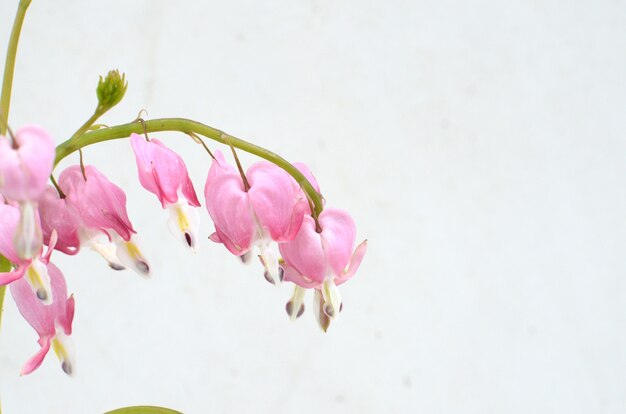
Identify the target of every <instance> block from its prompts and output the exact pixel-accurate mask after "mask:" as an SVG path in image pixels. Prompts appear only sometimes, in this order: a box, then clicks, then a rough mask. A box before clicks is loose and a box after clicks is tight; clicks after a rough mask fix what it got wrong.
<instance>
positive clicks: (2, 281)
mask: <svg viewBox="0 0 626 414" xmlns="http://www.w3.org/2000/svg"><path fill="white" fill-rule="evenodd" d="M25 272H26V266H22V267H18V268H17V269H15V270H14V271H12V272H4V273H0V286H6V285H8V284H9V283H12V282H15V281H16V280H17V279H20V278H22V277H23V276H24V273H25Z"/></svg>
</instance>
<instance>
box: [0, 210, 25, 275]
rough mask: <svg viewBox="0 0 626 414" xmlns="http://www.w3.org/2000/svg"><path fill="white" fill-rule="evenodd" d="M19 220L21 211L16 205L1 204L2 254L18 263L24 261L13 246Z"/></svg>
mask: <svg viewBox="0 0 626 414" xmlns="http://www.w3.org/2000/svg"><path fill="white" fill-rule="evenodd" d="M19 220H20V212H19V210H18V209H17V208H16V207H13V206H11V205H8V204H0V254H2V255H3V256H4V257H6V258H7V259H9V261H11V262H13V263H16V264H17V263H22V262H23V260H22V259H20V258H19V256H18V254H17V252H16V251H15V247H14V246H13V238H14V236H15V231H16V230H17V224H18V222H19Z"/></svg>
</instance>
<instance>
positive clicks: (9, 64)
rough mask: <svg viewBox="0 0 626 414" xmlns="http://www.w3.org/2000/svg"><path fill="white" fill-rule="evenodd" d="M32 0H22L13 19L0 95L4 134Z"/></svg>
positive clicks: (1, 132)
mask: <svg viewBox="0 0 626 414" xmlns="http://www.w3.org/2000/svg"><path fill="white" fill-rule="evenodd" d="M30 2H31V0H20V3H19V5H18V6H17V15H16V16H15V20H14V21H13V30H11V37H10V38H9V47H8V48H7V58H6V60H5V61H4V78H3V79H2V95H0V115H1V116H2V118H4V121H5V122H2V123H0V134H2V135H4V134H5V133H6V131H7V124H8V122H9V106H10V104H11V89H12V88H13V72H14V71H15V56H16V55H17V44H18V42H19V40H20V32H21V31H22V23H24V16H25V15H26V9H28V6H30Z"/></svg>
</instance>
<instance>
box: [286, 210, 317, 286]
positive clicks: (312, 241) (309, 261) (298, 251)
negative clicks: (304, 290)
mask: <svg viewBox="0 0 626 414" xmlns="http://www.w3.org/2000/svg"><path fill="white" fill-rule="evenodd" d="M278 248H279V250H280V254H281V255H282V257H283V259H284V260H285V263H286V264H287V265H288V266H291V267H293V268H294V269H295V270H296V271H297V272H298V273H299V274H300V275H303V276H305V277H307V278H308V279H310V280H311V281H312V282H315V283H316V285H319V284H320V283H323V282H324V279H325V277H326V273H327V268H328V266H327V263H326V257H325V253H324V249H323V248H322V241H321V238H320V235H319V233H317V232H316V231H315V221H314V220H313V217H311V216H304V221H303V222H302V226H301V227H300V231H299V232H298V234H297V235H296V237H295V238H294V239H293V240H291V241H289V242H286V243H280V244H279V245H278ZM301 286H302V285H301ZM303 287H306V286H303Z"/></svg>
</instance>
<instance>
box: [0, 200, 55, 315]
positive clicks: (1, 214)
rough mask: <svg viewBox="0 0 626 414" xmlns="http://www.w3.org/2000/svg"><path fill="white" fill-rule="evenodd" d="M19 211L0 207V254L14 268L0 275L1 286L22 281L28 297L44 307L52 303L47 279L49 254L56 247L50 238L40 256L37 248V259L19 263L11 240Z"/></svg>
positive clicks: (53, 240)
mask: <svg viewBox="0 0 626 414" xmlns="http://www.w3.org/2000/svg"><path fill="white" fill-rule="evenodd" d="M19 215H20V213H19V210H18V209H17V207H14V206H11V205H9V204H0V254H1V255H2V256H4V257H6V258H7V259H8V260H9V261H10V262H11V263H13V265H14V269H13V270H11V271H9V272H4V273H0V285H8V284H12V283H15V282H16V281H18V280H20V279H25V283H26V284H27V285H28V286H29V289H30V291H31V295H32V296H33V297H36V298H38V300H39V301H41V302H42V303H43V304H45V305H50V304H51V303H52V301H53V300H54V292H53V291H52V290H51V288H50V276H49V275H48V271H47V269H48V267H47V266H48V264H49V262H50V254H51V253H52V249H53V247H54V244H55V243H56V234H54V233H53V234H52V237H51V240H50V247H49V248H48V251H47V252H46V253H45V254H43V249H41V248H40V250H39V252H37V255H36V256H35V257H33V258H30V259H22V258H21V257H20V256H19V255H18V254H17V251H16V249H15V246H14V245H13V239H14V237H15V233H16V232H17V229H18V223H19V220H20V218H19Z"/></svg>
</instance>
